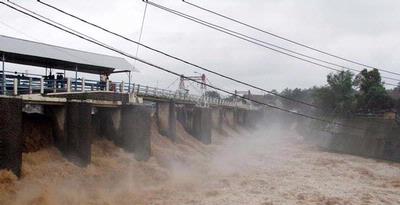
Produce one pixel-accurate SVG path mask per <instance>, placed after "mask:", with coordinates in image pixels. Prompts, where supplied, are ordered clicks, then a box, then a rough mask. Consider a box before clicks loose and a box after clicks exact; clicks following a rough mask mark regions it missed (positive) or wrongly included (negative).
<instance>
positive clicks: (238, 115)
mask: <svg viewBox="0 0 400 205" xmlns="http://www.w3.org/2000/svg"><path fill="white" fill-rule="evenodd" d="M245 115H246V112H245V110H243V109H238V108H236V109H235V110H234V119H235V125H236V126H237V125H241V126H244V125H245V119H246V116H245Z"/></svg>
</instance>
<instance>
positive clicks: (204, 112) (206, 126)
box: [177, 106, 212, 144]
mask: <svg viewBox="0 0 400 205" xmlns="http://www.w3.org/2000/svg"><path fill="white" fill-rule="evenodd" d="M177 111H178V113H177V114H178V121H179V122H180V123H181V124H182V125H183V127H184V128H185V130H186V131H187V132H189V133H190V134H191V135H192V136H193V137H195V138H196V139H198V140H199V141H201V142H202V143H204V144H211V137H212V136H211V130H212V114H211V113H212V110H211V108H201V107H194V106H181V107H179V108H178V110H177Z"/></svg>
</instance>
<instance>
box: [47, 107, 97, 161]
mask: <svg viewBox="0 0 400 205" xmlns="http://www.w3.org/2000/svg"><path fill="white" fill-rule="evenodd" d="M49 110H50V113H49V115H50V116H51V118H52V121H53V136H54V144H55V146H56V147H57V148H58V149H59V150H60V151H61V153H63V155H64V156H65V157H66V158H67V159H68V160H70V161H72V162H74V163H75V164H77V165H80V166H86V165H88V164H89V163H90V161H91V144H92V116H91V111H92V106H91V104H89V103H85V102H67V103H66V105H65V106H53V107H51V108H50V109H49Z"/></svg>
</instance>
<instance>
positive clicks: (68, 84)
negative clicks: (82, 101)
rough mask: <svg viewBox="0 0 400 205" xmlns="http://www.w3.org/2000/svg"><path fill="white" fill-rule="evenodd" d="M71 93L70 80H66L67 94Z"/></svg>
mask: <svg viewBox="0 0 400 205" xmlns="http://www.w3.org/2000/svg"><path fill="white" fill-rule="evenodd" d="M70 92H71V78H67V93H70Z"/></svg>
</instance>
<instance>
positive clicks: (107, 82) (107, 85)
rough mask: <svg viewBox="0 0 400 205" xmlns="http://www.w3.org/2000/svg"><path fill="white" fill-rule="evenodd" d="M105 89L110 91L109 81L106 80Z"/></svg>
mask: <svg viewBox="0 0 400 205" xmlns="http://www.w3.org/2000/svg"><path fill="white" fill-rule="evenodd" d="M106 91H110V81H109V80H107V81H106Z"/></svg>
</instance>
